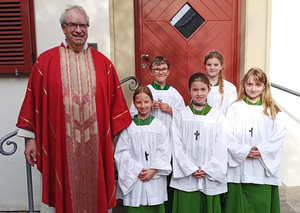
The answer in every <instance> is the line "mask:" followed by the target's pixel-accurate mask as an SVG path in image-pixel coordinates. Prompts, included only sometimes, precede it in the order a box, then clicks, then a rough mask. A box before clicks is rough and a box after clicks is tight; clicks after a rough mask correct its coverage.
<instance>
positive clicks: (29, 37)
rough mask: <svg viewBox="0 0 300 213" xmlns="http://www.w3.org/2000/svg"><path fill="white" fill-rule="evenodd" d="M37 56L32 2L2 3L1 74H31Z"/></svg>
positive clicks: (0, 26) (15, 1)
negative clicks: (34, 56)
mask: <svg viewBox="0 0 300 213" xmlns="http://www.w3.org/2000/svg"><path fill="white" fill-rule="evenodd" d="M33 55H36V48H35V30H34V19H33V1H32V0H7V1H4V0H1V1H0V73H15V72H16V70H17V72H19V73H22V72H30V70H31V68H32V65H33V63H32V56H33Z"/></svg>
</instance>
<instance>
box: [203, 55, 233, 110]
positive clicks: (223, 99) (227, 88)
mask: <svg viewBox="0 0 300 213" xmlns="http://www.w3.org/2000/svg"><path fill="white" fill-rule="evenodd" d="M204 66H205V70H206V73H207V76H208V78H209V82H210V85H211V91H210V93H209V95H208V97H207V103H208V104H210V105H211V106H212V107H215V108H217V109H218V110H220V111H221V112H222V113H223V114H224V115H226V111H227V108H228V106H229V105H230V104H231V103H233V102H234V101H235V100H236V96H237V94H236V87H235V86H234V85H233V84H232V83H230V82H229V81H226V80H225V79H224V75H223V73H222V70H223V68H224V59H223V56H222V55H221V53H219V52H218V51H212V52H209V53H207V55H206V56H205V59H204Z"/></svg>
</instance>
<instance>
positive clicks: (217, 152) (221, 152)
mask: <svg viewBox="0 0 300 213" xmlns="http://www.w3.org/2000/svg"><path fill="white" fill-rule="evenodd" d="M223 121H224V119H223ZM222 123H223V122H219V124H218V127H217V132H218V135H217V138H215V142H214V144H213V155H212V157H211V158H210V159H209V161H206V162H205V163H204V164H203V165H202V166H201V169H202V170H203V171H204V172H205V173H206V174H207V175H208V178H209V179H211V180H217V181H219V182H225V181H226V173H227V161H226V160H224V159H227V147H226V141H227V140H230V139H233V138H234V137H233V136H231V135H230V134H229V133H228V132H227V131H225V129H224V128H223V124H222Z"/></svg>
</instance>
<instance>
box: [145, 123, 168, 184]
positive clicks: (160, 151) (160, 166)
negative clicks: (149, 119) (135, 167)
mask: <svg viewBox="0 0 300 213" xmlns="http://www.w3.org/2000/svg"><path fill="white" fill-rule="evenodd" d="M161 127H162V131H161V135H160V143H159V145H158V147H157V151H156V156H155V159H154V161H153V162H152V164H151V166H150V169H157V172H156V173H155V176H154V178H156V177H159V176H160V175H168V174H170V173H171V171H172V168H171V152H170V134H169V131H168V129H167V127H166V126H165V125H164V124H163V125H162V126H161Z"/></svg>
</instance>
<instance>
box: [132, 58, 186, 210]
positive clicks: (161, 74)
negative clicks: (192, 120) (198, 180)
mask: <svg viewBox="0 0 300 213" xmlns="http://www.w3.org/2000/svg"><path fill="white" fill-rule="evenodd" d="M149 69H150V70H149V71H150V74H151V75H152V76H153V79H154V80H153V82H152V83H151V84H149V85H148V87H149V88H150V90H151V92H152V94H153V98H154V100H155V101H154V103H153V110H152V111H151V114H152V115H153V116H154V117H155V118H158V119H159V120H161V121H162V122H163V123H164V124H165V125H166V126H167V128H168V129H171V124H172V120H173V117H172V116H173V114H174V113H175V112H177V111H179V110H182V109H183V108H184V107H185V103H184V100H183V98H182V96H181V95H180V93H179V92H178V91H177V90H176V89H175V88H174V87H172V86H170V85H168V84H167V82H166V81H167V78H168V76H169V74H170V62H169V61H168V60H167V59H166V58H165V57H163V56H156V57H155V58H153V59H152V60H151V61H150V65H149ZM130 114H131V116H132V117H133V116H134V115H136V114H137V110H136V108H135V106H134V104H132V105H131V108H130ZM170 180H171V175H169V176H168V197H169V199H168V201H167V202H166V203H165V208H166V210H167V212H172V211H171V209H172V205H173V204H172V199H173V189H172V188H170V187H169V183H170Z"/></svg>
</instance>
